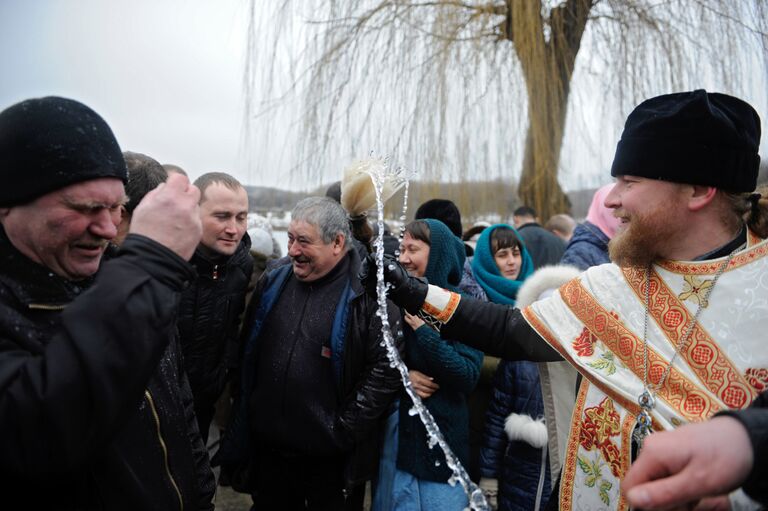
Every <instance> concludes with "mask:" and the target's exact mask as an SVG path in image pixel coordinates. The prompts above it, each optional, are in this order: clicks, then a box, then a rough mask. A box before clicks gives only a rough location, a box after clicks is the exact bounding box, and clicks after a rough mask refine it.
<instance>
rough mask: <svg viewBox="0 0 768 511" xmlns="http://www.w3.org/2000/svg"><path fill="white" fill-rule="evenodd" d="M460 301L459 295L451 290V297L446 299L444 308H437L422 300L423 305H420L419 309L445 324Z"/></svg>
mask: <svg viewBox="0 0 768 511" xmlns="http://www.w3.org/2000/svg"><path fill="white" fill-rule="evenodd" d="M460 301H461V295H460V294H458V293H453V292H452V293H451V297H450V298H449V299H448V304H446V306H445V308H444V309H442V310H441V309H438V308H437V307H435V306H434V305H432V304H430V303H427V302H424V305H422V306H421V309H422V310H423V311H424V312H426V313H427V314H429V315H430V316H432V317H433V318H435V319H436V320H438V321H440V322H441V323H443V324H445V323H448V321H449V320H450V319H451V318H452V317H453V313H454V312H456V307H458V306H459V302H460Z"/></svg>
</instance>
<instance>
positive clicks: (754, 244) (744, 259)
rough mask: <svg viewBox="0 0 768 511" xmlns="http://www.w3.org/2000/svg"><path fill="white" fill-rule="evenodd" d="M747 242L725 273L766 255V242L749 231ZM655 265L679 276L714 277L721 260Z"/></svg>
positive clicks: (664, 262) (670, 262)
mask: <svg viewBox="0 0 768 511" xmlns="http://www.w3.org/2000/svg"><path fill="white" fill-rule="evenodd" d="M747 240H748V244H749V247H748V248H747V249H745V250H742V251H741V252H739V253H738V254H736V255H735V256H734V257H733V259H731V262H730V263H729V264H728V268H726V269H725V271H726V272H727V271H730V270H735V269H736V268H740V267H742V266H744V265H746V264H749V263H752V262H754V261H756V260H758V259H760V258H761V257H765V256H766V255H768V242H766V240H763V239H761V238H759V237H758V236H757V235H756V234H754V233H753V232H751V231H750V232H749V234H748V235H747ZM657 264H658V265H659V266H661V267H662V268H664V269H665V270H669V271H671V272H673V273H679V274H681V275H714V274H715V273H717V270H718V269H719V267H720V265H721V264H723V258H720V259H712V260H711V261H690V262H684V261H660V262H658V263H657Z"/></svg>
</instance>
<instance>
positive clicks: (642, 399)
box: [632, 388, 656, 452]
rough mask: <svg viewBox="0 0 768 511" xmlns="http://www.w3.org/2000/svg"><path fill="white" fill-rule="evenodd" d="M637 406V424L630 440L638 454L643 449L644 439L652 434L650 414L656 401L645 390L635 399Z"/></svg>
mask: <svg viewBox="0 0 768 511" xmlns="http://www.w3.org/2000/svg"><path fill="white" fill-rule="evenodd" d="M637 404H639V405H640V412H639V413H638V414H637V423H636V425H635V431H634V433H632V438H633V439H634V440H635V443H636V444H637V450H638V452H639V451H640V449H642V447H643V441H644V440H645V438H646V437H647V436H648V435H650V434H651V433H653V418H652V417H651V412H652V411H653V407H654V406H656V400H655V399H654V397H653V394H651V393H650V391H649V390H648V389H647V388H645V389H643V393H642V394H640V396H639V397H638V398H637Z"/></svg>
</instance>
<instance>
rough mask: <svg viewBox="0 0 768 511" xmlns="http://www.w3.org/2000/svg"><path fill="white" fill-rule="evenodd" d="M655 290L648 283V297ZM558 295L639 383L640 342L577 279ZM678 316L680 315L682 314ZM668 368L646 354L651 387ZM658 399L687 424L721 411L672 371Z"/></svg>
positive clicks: (660, 359) (654, 355) (652, 353)
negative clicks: (678, 413)
mask: <svg viewBox="0 0 768 511" xmlns="http://www.w3.org/2000/svg"><path fill="white" fill-rule="evenodd" d="M657 286H658V283H656V286H654V283H653V282H652V283H651V293H653V292H654V287H657ZM560 294H561V296H562V298H563V301H564V302H565V303H566V305H567V306H568V307H569V308H570V309H571V311H572V312H573V313H574V314H575V315H576V317H577V318H578V319H579V321H581V322H582V323H583V324H584V325H585V326H586V327H587V328H589V330H590V331H592V332H593V333H594V334H596V335H597V336H598V337H599V338H600V340H601V341H602V342H603V343H604V344H605V345H606V346H607V347H608V349H610V350H611V351H612V352H613V353H614V354H615V355H616V356H617V357H618V358H619V359H620V360H621V361H622V362H623V363H624V365H625V366H626V367H627V368H628V369H629V370H630V371H632V372H633V373H634V374H635V375H636V376H637V377H638V378H639V379H641V380H642V375H643V361H644V351H643V343H642V342H641V341H640V339H638V338H637V336H636V335H635V334H634V333H633V332H632V331H630V330H629V329H628V328H627V327H626V326H625V325H624V324H623V323H622V322H621V321H619V320H618V319H616V318H615V317H613V316H612V315H611V314H610V313H609V312H608V311H607V310H606V309H604V308H603V307H602V305H601V304H600V303H599V302H597V300H595V298H594V297H593V296H592V295H591V294H590V293H589V292H588V291H587V290H586V289H585V288H584V287H583V286H582V285H581V282H579V281H578V279H576V280H572V281H571V282H569V283H567V284H565V285H564V286H563V287H561V288H560ZM679 312H680V313H681V314H682V312H681V311H679ZM675 322H676V323H678V325H681V324H682V322H678V320H675ZM667 365H668V361H667V360H665V359H664V358H663V357H661V356H660V355H659V354H658V353H657V352H656V351H655V350H653V349H650V350H649V352H648V377H649V380H650V381H651V383H654V384H658V382H659V380H660V379H661V376H662V374H663V373H664V370H665V369H666V367H667ZM658 395H659V397H661V398H662V399H664V400H665V401H666V402H667V403H669V404H670V405H671V406H672V407H673V408H675V409H677V410H678V411H679V412H680V413H681V415H682V416H683V417H685V418H686V419H687V420H689V421H700V420H703V419H706V418H707V417H709V416H710V415H712V414H714V413H715V412H717V411H719V410H720V409H721V408H722V407H721V406H720V405H718V404H717V403H716V402H715V400H713V399H712V398H711V397H710V396H709V395H708V394H707V393H706V392H703V391H702V390H700V389H698V388H697V387H696V385H694V384H693V382H691V381H690V380H689V379H688V378H686V377H685V376H684V375H683V374H682V373H680V371H678V370H677V369H675V368H674V367H673V368H672V369H671V370H670V372H669V376H668V377H667V379H666V381H664V385H663V386H662V387H661V389H659V393H658Z"/></svg>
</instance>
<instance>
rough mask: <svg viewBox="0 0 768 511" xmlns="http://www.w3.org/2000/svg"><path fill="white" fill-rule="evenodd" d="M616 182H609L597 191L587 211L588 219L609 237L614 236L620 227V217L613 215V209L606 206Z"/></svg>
mask: <svg viewBox="0 0 768 511" xmlns="http://www.w3.org/2000/svg"><path fill="white" fill-rule="evenodd" d="M615 184H616V183H610V184H607V185H605V186H603V187H601V188H598V190H597V191H596V192H595V195H594V197H592V204H590V205H589V211H588V212H587V221H588V222H590V223H592V224H594V225H596V226H597V227H598V228H599V229H600V230H601V231H603V233H604V234H605V235H606V236H608V239H611V238H613V236H614V234H616V229H618V227H619V219H618V218H616V217H615V216H613V210H612V209H610V208H606V207H605V198H606V197H607V196H608V194H609V193H610V192H611V190H612V189H613V186H614V185H615Z"/></svg>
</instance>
